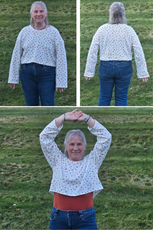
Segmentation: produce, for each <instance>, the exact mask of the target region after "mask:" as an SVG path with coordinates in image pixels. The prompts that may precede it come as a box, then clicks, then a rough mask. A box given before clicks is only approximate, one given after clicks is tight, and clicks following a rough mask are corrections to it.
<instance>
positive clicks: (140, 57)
mask: <svg viewBox="0 0 153 230" xmlns="http://www.w3.org/2000/svg"><path fill="white" fill-rule="evenodd" d="M131 30H132V33H131V34H132V42H133V44H132V45H133V49H134V56H135V62H136V67H137V75H138V78H142V81H143V82H147V81H148V78H149V73H148V71H147V65H146V61H145V56H144V52H143V49H142V46H141V43H140V40H139V37H138V35H137V34H136V32H135V31H134V29H133V28H132V29H131Z"/></svg>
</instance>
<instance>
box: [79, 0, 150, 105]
mask: <svg viewBox="0 0 153 230" xmlns="http://www.w3.org/2000/svg"><path fill="white" fill-rule="evenodd" d="M112 3H113V1H111V0H103V1H101V0H96V1H88V0H81V12H80V14H81V19H80V23H81V31H80V36H81V42H80V44H81V45H80V46H81V47H80V49H81V50H80V58H81V61H80V65H81V68H80V76H81V101H80V104H81V106H87V105H88V106H97V105H98V100H99V94H100V84H99V77H98V66H99V57H98V61H97V66H96V74H95V76H94V78H92V79H91V81H85V79H84V70H85V65H86V60H87V54H88V50H89V47H90V44H91V40H92V37H93V35H94V34H95V32H96V31H97V29H98V28H99V27H100V26H101V25H102V24H105V23H107V22H108V18H109V7H110V5H111V4H112ZM122 3H123V4H124V6H125V10H126V17H127V20H128V25H130V26H132V27H133V28H134V30H135V31H136V33H137V34H138V36H139V39H140V42H141V44H142V47H143V50H144V53H145V58H146V62H147V67H148V72H149V74H150V76H151V77H152V75H153V68H152V63H153V46H152V39H153V2H152V0H136V1H132V0H123V1H122ZM132 61H133V69H134V72H133V76H132V80H131V84H130V87H129V94H128V95H129V96H128V106H152V105H153V100H152V98H153V92H152V78H150V79H149V81H148V82H147V84H146V83H143V82H142V80H141V79H138V78H137V74H136V66H135V60H134V58H133V60H132ZM114 104H115V103H114V93H113V97H112V103H111V105H114Z"/></svg>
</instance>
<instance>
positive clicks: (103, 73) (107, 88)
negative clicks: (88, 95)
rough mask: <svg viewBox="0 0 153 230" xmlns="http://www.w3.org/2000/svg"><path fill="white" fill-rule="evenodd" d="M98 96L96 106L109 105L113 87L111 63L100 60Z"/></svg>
mask: <svg viewBox="0 0 153 230" xmlns="http://www.w3.org/2000/svg"><path fill="white" fill-rule="evenodd" d="M99 81H100V96H99V103H98V106H110V103H111V99H112V92H113V87H114V77H113V65H112V64H111V62H110V61H109V62H104V61H103V62H102V61H101V62H100V66H99Z"/></svg>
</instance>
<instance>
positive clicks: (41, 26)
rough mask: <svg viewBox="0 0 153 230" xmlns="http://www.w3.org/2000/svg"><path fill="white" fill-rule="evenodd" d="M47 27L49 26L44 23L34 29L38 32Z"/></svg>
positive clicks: (37, 24)
mask: <svg viewBox="0 0 153 230" xmlns="http://www.w3.org/2000/svg"><path fill="white" fill-rule="evenodd" d="M46 26H47V24H46V23H45V22H43V23H35V24H34V26H33V27H34V29H36V30H43V29H45V28H46Z"/></svg>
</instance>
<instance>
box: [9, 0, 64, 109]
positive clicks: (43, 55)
mask: <svg viewBox="0 0 153 230" xmlns="http://www.w3.org/2000/svg"><path fill="white" fill-rule="evenodd" d="M30 14H31V19H30V25H29V26H26V27H24V28H23V29H22V30H21V32H20V33H19V35H18V37H17V41H16V44H15V48H14V51H13V55H12V59H11V64H10V72H9V80H8V83H9V85H10V87H11V88H12V89H15V84H19V69H20V62H21V71H20V79H21V83H22V89H23V92H24V97H25V104H26V105H27V106H38V105H39V97H40V100H41V105H42V106H54V105H55V103H54V94H55V88H56V90H57V91H58V89H59V91H60V92H62V91H63V89H65V88H67V60H66V52H65V47H64V41H63V39H62V37H61V35H60V33H59V32H58V30H57V29H56V28H55V27H53V26H51V25H49V23H48V18H47V8H46V5H45V4H44V3H43V2H41V1H37V2H34V3H33V4H32V6H31V10H30Z"/></svg>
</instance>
